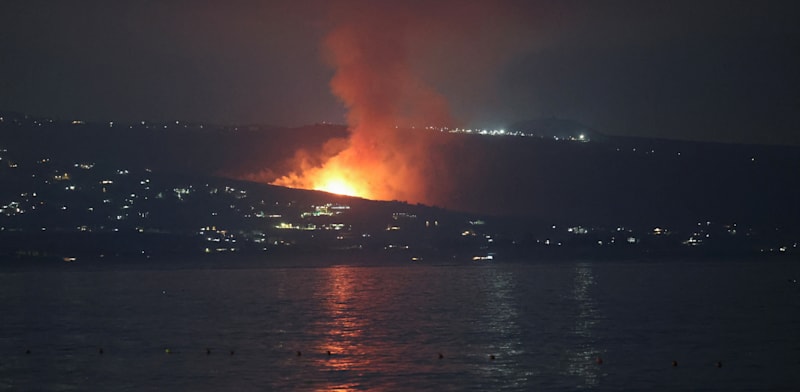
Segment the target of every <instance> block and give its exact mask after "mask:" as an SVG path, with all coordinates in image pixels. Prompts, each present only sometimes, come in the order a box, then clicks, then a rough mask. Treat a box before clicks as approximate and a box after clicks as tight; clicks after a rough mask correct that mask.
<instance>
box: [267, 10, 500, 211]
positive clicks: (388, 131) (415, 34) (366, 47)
mask: <svg viewBox="0 0 800 392" xmlns="http://www.w3.org/2000/svg"><path fill="white" fill-rule="evenodd" d="M397 3H399V4H394V3H390V2H378V1H364V2H331V4H332V7H333V9H332V21H333V25H334V26H333V28H332V29H331V30H330V32H329V34H328V35H327V36H326V38H325V41H324V50H325V52H326V55H327V60H328V61H329V63H330V64H331V65H332V66H333V67H334V69H335V75H334V77H333V79H332V80H331V83H330V86H331V90H332V92H333V93H334V94H335V95H336V96H337V97H338V98H340V99H341V101H342V102H343V103H344V105H345V107H346V109H347V123H348V129H349V132H350V136H349V138H348V139H347V140H346V141H335V142H333V143H334V144H336V145H340V146H342V150H341V151H340V152H339V153H338V154H336V155H334V156H333V157H332V158H330V159H328V160H327V161H326V162H324V163H323V164H322V165H314V164H313V163H311V162H310V161H309V160H303V161H301V162H299V163H298V164H296V166H297V170H296V171H294V172H292V173H290V174H288V175H286V176H283V177H281V178H279V179H277V180H276V181H274V182H273V184H276V185H282V186H289V187H294V188H305V189H320V190H333V191H337V190H336V189H335V188H338V189H339V190H341V191H343V193H354V194H356V195H358V196H362V197H366V198H370V199H382V200H403V201H408V202H412V203H416V202H421V203H425V204H438V201H439V200H442V198H440V195H442V194H446V193H448V192H450V191H451V189H450V187H451V182H450V181H449V180H448V179H449V178H450V175H449V174H450V173H449V172H450V171H451V168H452V166H453V164H452V162H447V161H445V159H444V158H443V155H442V154H440V153H441V152H442V151H443V149H446V148H447V147H448V146H446V145H445V144H444V143H443V141H442V140H445V139H443V138H442V137H441V136H436V135H435V132H434V131H429V130H424V129H423V128H424V127H426V126H450V127H453V126H457V125H458V123H457V122H456V121H455V119H454V118H453V116H452V115H451V112H450V108H449V105H448V102H447V100H446V99H445V98H444V96H442V94H440V93H438V92H437V91H436V90H435V89H434V88H433V87H432V85H431V84H429V83H427V82H426V80H423V78H422V77H421V75H422V74H423V72H420V71H421V70H420V68H419V63H420V61H419V56H420V53H425V51H426V50H427V51H429V52H430V50H431V47H432V46H431V45H430V43H434V44H435V43H436V42H437V40H438V41H442V40H449V41H448V42H442V43H441V44H442V46H446V45H455V46H457V47H460V48H465V47H468V46H466V44H468V43H469V41H468V40H469V39H471V38H474V34H472V33H474V31H478V30H480V24H479V23H480V22H490V23H491V22H496V21H492V20H482V19H481V18H483V17H486V16H491V15H493V13H491V12H488V13H487V12H486V11H487V10H489V9H494V8H496V7H495V6H494V5H493V4H492V3H491V2H468V1H463V2H462V1H458V2H456V1H453V2H445V1H440V2H434V5H432V6H431V5H426V4H425V2H415V1H407V2H397ZM495 15H496V14H495ZM454 41H457V42H454ZM433 47H435V45H434V46H433ZM476 49H477V48H476ZM473 54H474V55H475V57H474V58H472V61H473V62H483V63H491V61H492V60H491V58H488V57H487V56H483V57H481V56H482V55H483V54H482V53H480V51H478V52H477V53H473ZM487 59H488V60H487ZM453 71H454V72H458V70H453ZM451 160H452V159H451ZM334 182H335V183H339V184H341V183H347V184H349V187H350V189H347V190H345V189H342V187H337V186H331V184H332V183H334Z"/></svg>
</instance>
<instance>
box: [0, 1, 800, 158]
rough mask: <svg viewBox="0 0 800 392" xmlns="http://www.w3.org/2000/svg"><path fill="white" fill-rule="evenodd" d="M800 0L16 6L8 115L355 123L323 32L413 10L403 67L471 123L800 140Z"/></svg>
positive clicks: (4, 91) (5, 96)
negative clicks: (336, 85) (540, 122)
mask: <svg viewBox="0 0 800 392" xmlns="http://www.w3.org/2000/svg"><path fill="white" fill-rule="evenodd" d="M426 3H431V4H426ZM796 4H798V3H797V2H779V1H768V2H760V1H748V2H742V1H713V2H699V1H685V2H684V1H562V2H534V1H519V2H485V3H482V2H469V1H440V2H424V1H409V2H405V3H404V4H403V6H401V7H399V8H398V6H396V5H394V6H392V7H394V9H392V10H391V12H379V11H376V9H377V8H380V7H383V6H384V5H385V6H387V7H389V6H390V3H389V2H385V3H382V2H380V1H373V2H363V3H361V2H352V1H350V2H337V1H322V0H320V1H308V0H306V1H292V2H288V1H286V2H277V1H261V2H255V1H252V2H242V1H230V2H228V1H225V2H223V1H144V0H143V1H94V2H90V1H9V0H5V1H3V2H2V3H0V53H2V56H0V110H14V111H21V112H25V113H29V114H33V115H43V116H52V117H56V118H61V119H65V120H68V119H75V118H81V119H84V120H103V121H105V120H117V121H135V120H154V121H160V120H174V119H180V120H189V121H202V122H213V123H224V124H231V123H236V124H243V123H262V124H274V125H286V126H298V125H304V124H310V123H316V122H322V121H328V122H334V123H345V122H346V119H345V115H346V113H347V108H346V107H345V105H344V104H343V102H342V101H341V100H340V98H337V96H335V95H334V94H333V93H332V92H331V87H330V80H331V78H332V77H333V75H334V72H335V70H334V68H333V66H332V65H331V61H330V59H329V58H328V57H329V54H328V53H327V51H326V49H325V47H324V45H323V42H324V39H325V37H326V36H327V35H328V34H329V32H330V31H331V29H333V28H335V27H337V26H341V22H342V20H345V21H347V23H359V21H361V20H363V21H367V22H370V23H377V24H380V25H385V26H386V28H387V29H391V28H392V26H395V25H397V24H396V23H395V22H396V21H394V20H382V18H388V19H393V18H395V16H394V15H401V16H397V17H398V18H401V17H402V18H405V19H404V21H403V26H404V28H405V29H404V30H403V31H402V32H399V33H398V34H400V37H401V38H402V40H403V41H402V42H403V44H404V45H405V48H404V50H405V55H407V56H408V60H407V61H408V63H409V64H411V66H412V67H413V70H414V74H415V75H416V77H418V78H419V80H423V81H425V83H427V84H428V85H429V86H430V87H431V88H432V89H433V90H435V91H436V92H437V93H438V94H441V96H442V97H444V98H445V99H446V101H447V103H448V104H449V106H450V109H451V111H452V115H453V118H454V119H455V120H454V121H457V122H459V124H461V125H466V126H476V127H492V128H495V127H507V126H510V125H511V124H513V123H515V122H518V121H523V120H529V119H534V118H540V117H551V116H555V117H559V118H566V119H571V120H576V121H579V122H581V123H584V124H586V125H587V126H589V127H592V128H594V129H596V130H598V131H600V132H604V133H608V134H614V135H632V136H645V137H661V138H671V139H692V140H708V141H722V142H754V143H765V144H793V145H798V144H800V132H798V125H797V124H798V121H797V118H796V117H797V116H796V114H797V112H798V109H800V77H798V70H799V69H800V45H798V41H799V38H800V24H799V23H798V22H797V21H798V20H800V12H798V11H800V6H798V5H796ZM362 9H363V10H366V11H364V12H361V10H362ZM345 12H346V13H350V14H348V15H344V14H343V13H345ZM384 22H386V23H384ZM376 45H380V42H378V43H376Z"/></svg>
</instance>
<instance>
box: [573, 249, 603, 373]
mask: <svg viewBox="0 0 800 392" xmlns="http://www.w3.org/2000/svg"><path fill="white" fill-rule="evenodd" d="M594 285H595V280H594V275H593V273H592V265H591V264H589V263H579V264H578V265H576V266H575V279H574V288H573V290H572V300H573V301H574V303H575V306H576V308H577V309H576V310H577V315H576V316H575V325H574V327H573V328H572V330H571V332H572V333H573V334H574V338H575V343H574V344H572V345H570V346H569V349H568V352H569V357H568V365H567V369H566V370H567V374H570V375H573V376H578V377H579V384H578V385H577V387H579V388H592V387H596V386H597V385H598V384H599V382H600V375H601V374H600V371H601V369H602V367H601V366H599V365H600V364H599V363H598V358H602V353H601V352H600V351H599V350H598V348H597V347H596V344H597V338H596V337H595V336H594V329H595V327H596V324H597V323H598V321H599V320H600V319H601V315H600V311H599V310H598V308H597V304H596V302H595V300H594V299H593V298H592V288H593V287H592V286H594Z"/></svg>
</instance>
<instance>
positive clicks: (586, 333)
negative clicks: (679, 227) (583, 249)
mask: <svg viewBox="0 0 800 392" xmlns="http://www.w3.org/2000/svg"><path fill="white" fill-rule="evenodd" d="M791 268H794V270H791V272H792V273H794V275H795V276H797V275H798V273H800V271H798V268H797V267H796V266H792V267H791ZM791 268H789V269H791ZM786 270H787V267H785V266H782V265H761V264H759V265H756V264H753V265H750V264H743V265H738V266H736V265H734V266H732V267H731V266H727V265H722V266H717V265H713V264H706V265H703V264H697V265H695V264H683V265H680V266H679V268H678V267H676V266H674V265H673V264H669V263H661V264H651V265H635V264H612V263H608V264H602V263H601V264H598V263H568V262H564V263H551V264H531V265H519V264H517V265H514V264H508V265H502V264H493V265H492V264H490V265H484V264H482V265H466V266H447V267H435V266H425V265H415V266H386V267H383V266H381V267H354V266H336V267H325V268H272V269H270V268H266V269H208V270H202V269H191V268H186V269H180V270H141V269H139V270H124V269H119V270H109V271H82V270H80V269H75V268H71V269H69V270H42V271H39V270H30V271H17V272H3V271H0V303H2V304H3V323H0V355H2V358H3V360H2V361H0V389H9V390H56V391H58V390H108V391H114V390H193V391H217V390H284V391H294V390H303V391H315V390H320V391H322V390H325V391H331V390H335V391H355V390H377V391H381V390H445V391H447V390H451V391H460V390H476V391H483V390H517V391H524V390H540V389H544V390H563V391H571V390H576V389H639V390H641V389H652V387H654V386H656V387H665V386H668V387H669V388H671V389H703V388H704V387H705V389H709V388H711V389H714V388H723V389H736V388H738V387H741V386H750V387H756V386H758V385H762V383H761V382H760V380H759V379H757V378H753V377H752V376H751V375H750V374H749V373H748V372H747V371H746V370H751V371H752V370H753V369H757V370H758V371H759V372H761V373H765V372H769V373H770V375H771V376H770V378H769V380H770V382H771V384H770V385H772V386H785V385H796V384H797V383H796V382H800V379H798V377H797V376H793V375H796V374H800V372H790V371H788V369H789V368H791V366H794V370H800V369H799V368H797V361H796V356H795V353H796V352H800V345H798V341H797V339H796V333H795V332H796V330H797V329H798V328H800V320H799V318H800V316H798V314H800V305H799V304H800V289H797V288H794V287H793V286H792V287H788V286H786V287H785V285H786V283H785V282H786V279H785V278H784V276H783V275H785V274H786V273H787V272H786ZM720 276H722V277H724V279H721V278H720ZM776 276H777V277H779V278H780V279H778V281H779V283H775V281H776ZM712 279H715V281H716V282H718V283H716V284H717V289H718V290H724V291H725V292H726V293H728V295H726V296H715V297H711V296H709V295H708V291H707V289H706V287H705V286H704V285H702V284H697V283H698V282H706V281H710V280H712ZM781 284H783V285H781ZM654 286H655V290H654ZM675 287H680V288H681V290H672V288H675ZM664 293H668V294H669V295H665V294H664ZM710 298H713V301H711V300H710ZM698 299H701V300H698ZM733 310H735V311H733ZM751 314H757V315H758V316H759V317H758V318H757V319H758V320H764V322H761V321H758V322H755V321H750V320H753V318H751V317H749V315H751ZM765 326H768V328H769V332H770V333H769V337H770V340H769V341H768V343H767V344H765V343H764V342H763V338H761V337H760V335H759V333H760V332H759V331H762V330H763V328H765ZM672 331H683V332H682V333H680V334H675V333H673V332H672ZM718 331H722V332H724V333H718ZM101 346H102V347H104V348H105V353H104V354H103V355H102V356H101V355H98V352H97V350H98V347H101ZM165 347H169V348H170V349H171V352H172V354H165V352H164V349H165ZM206 347H209V348H210V349H211V351H212V354H210V355H207V354H206V351H205V348H206ZM26 349H31V350H32V354H25V350H26ZM228 350H230V351H234V350H235V355H229V354H228ZM328 351H330V355H328ZM743 353H744V354H743ZM298 354H299V355H298ZM440 354H441V358H440ZM690 355H693V356H690ZM744 355H747V356H744ZM491 356H494V359H492V358H491ZM598 356H600V357H604V360H605V363H604V364H603V365H598V364H597V363H596V362H595V358H597V357H598ZM673 356H680V359H681V363H682V364H681V368H680V369H678V370H676V369H673V368H671V367H670V366H668V364H669V362H670V361H671V360H672V359H673V358H674V357H673ZM695 357H696V358H695ZM684 358H686V359H684ZM733 358H737V359H738V358H745V359H744V360H742V362H743V363H745V364H746V366H747V367H746V368H741V367H740V368H738V369H737V368H736V366H737V364H736V363H735V362H734V361H733ZM776 358H777V359H780V360H776ZM692 360H694V361H695V362H694V363H696V364H702V363H714V362H716V361H717V360H723V361H724V362H725V363H726V365H725V367H724V368H723V369H721V370H720V369H718V368H716V367H711V366H703V367H701V366H699V365H698V366H694V367H693V366H692V365H693V363H692ZM703 361H705V362H703ZM729 361H730V362H729ZM767 361H769V363H770V364H772V365H771V367H764V366H762V365H761V363H762V362H764V363H766V362H767ZM684 363H685V364H686V365H684ZM665 364H667V365H665ZM776 364H777V366H776ZM793 364H794V365H793ZM740 366H745V365H740ZM781 366H783V367H781ZM729 369H730V370H729ZM782 369H783V370H782ZM743 370H744V371H743ZM712 372H714V373H712ZM761 381H763V380H761ZM739 389H741V388H739Z"/></svg>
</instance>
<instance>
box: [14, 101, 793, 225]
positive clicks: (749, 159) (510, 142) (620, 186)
mask: <svg viewBox="0 0 800 392" xmlns="http://www.w3.org/2000/svg"><path fill="white" fill-rule="evenodd" d="M3 117H4V119H3V121H0V149H2V148H8V149H9V150H12V151H14V153H15V154H23V155H25V156H26V157H31V158H35V159H38V158H48V157H52V158H58V159H59V160H71V161H74V162H80V161H91V162H103V163H104V164H107V165H111V166H112V167H131V168H148V169H153V170H158V171H163V172H168V173H179V174H190V175H216V176H225V177H230V178H238V179H245V178H253V174H254V173H260V175H259V178H262V179H265V180H268V179H269V178H275V177H277V176H280V175H282V174H285V173H287V172H288V171H289V170H291V169H292V167H291V163H290V162H291V160H292V157H293V156H294V155H295V152H296V151H297V150H298V149H301V148H302V149H305V150H307V151H309V152H311V154H312V155H313V154H315V153H316V152H319V151H321V150H322V148H323V146H324V144H325V142H326V141H328V140H330V139H332V138H337V137H344V136H346V135H347V130H346V128H345V127H343V126H334V125H326V124H318V125H312V126H307V127H301V128H274V127H259V126H247V127H235V126H234V127H231V126H209V125H205V126H201V125H199V124H190V123H182V122H176V123H164V124H150V123H145V124H141V123H137V124H113V125H112V124H109V123H102V124H84V123H80V122H76V123H74V124H73V123H72V122H71V121H50V120H47V119H35V118H29V117H26V116H24V115H18V114H17V115H8V114H5V115H4V116H3ZM526 124H527V125H526ZM517 126H518V127H520V128H519V129H521V130H526V131H530V132H541V133H542V134H543V135H545V134H546V135H551V136H553V135H564V136H569V135H572V136H575V133H576V132H578V133H579V134H580V133H584V135H585V136H588V139H589V142H574V141H570V138H568V137H564V138H559V140H555V138H552V137H543V138H531V137H515V136H481V135H458V134H448V133H439V132H436V135H435V136H433V137H434V138H439V139H438V140H435V141H436V142H437V146H442V147H441V148H440V150H439V151H438V152H439V153H440V154H441V156H442V157H444V160H443V161H444V162H448V165H450V167H448V168H447V170H446V172H447V173H449V175H448V177H447V178H441V179H440V180H441V181H447V182H449V183H450V184H452V188H453V189H455V191H453V192H451V193H449V194H447V195H445V196H443V197H442V199H441V200H440V201H439V202H438V203H436V205H437V206H439V207H446V208H448V209H452V210H459V211H468V212H474V213H480V214H493V215H515V216H528V217H532V218H537V219H541V220H545V221H547V220H552V221H559V222H562V221H566V222H569V221H572V222H593V223H596V224H609V225H611V224H619V223H625V222H630V223H647V224H651V223H652V224H665V225H668V224H676V223H687V222H699V221H706V220H713V221H719V222H731V223H733V222H744V221H747V222H754V223H755V222H761V223H770V222H783V223H792V224H794V223H796V222H798V221H800V208H799V207H798V206H797V202H796V201H797V200H800V182H798V181H797V180H796V178H797V169H798V168H800V148H796V147H776V146H753V145H734V144H719V143H698V142H684V141H670V140H656V139H639V138H624V137H607V136H603V135H602V134H601V133H599V132H597V131H595V130H592V129H587V128H585V127H583V126H581V125H580V124H578V123H575V122H573V121H568V120H558V119H546V120H536V121H531V122H526V123H521V124H519V125H517ZM431 132H435V131H431ZM579 134H578V135H579Z"/></svg>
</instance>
